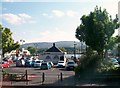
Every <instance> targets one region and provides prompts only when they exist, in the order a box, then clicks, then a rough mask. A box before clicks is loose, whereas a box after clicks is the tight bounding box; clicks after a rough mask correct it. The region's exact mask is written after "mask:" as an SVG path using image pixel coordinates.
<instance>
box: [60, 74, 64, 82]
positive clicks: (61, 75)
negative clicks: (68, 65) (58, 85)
mask: <svg viewBox="0 0 120 88" xmlns="http://www.w3.org/2000/svg"><path fill="white" fill-rule="evenodd" d="M60 80H61V81H63V74H62V72H61V73H60Z"/></svg>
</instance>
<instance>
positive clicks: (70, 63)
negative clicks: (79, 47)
mask: <svg viewBox="0 0 120 88" xmlns="http://www.w3.org/2000/svg"><path fill="white" fill-rule="evenodd" d="M75 67H77V64H76V63H75V62H74V61H73V60H71V61H68V62H67V63H66V66H65V68H66V70H74V68H75Z"/></svg>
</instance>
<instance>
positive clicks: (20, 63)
mask: <svg viewBox="0 0 120 88" xmlns="http://www.w3.org/2000/svg"><path fill="white" fill-rule="evenodd" d="M23 66H25V60H24V59H20V60H17V61H16V67H23Z"/></svg>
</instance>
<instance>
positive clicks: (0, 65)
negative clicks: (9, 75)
mask: <svg viewBox="0 0 120 88" xmlns="http://www.w3.org/2000/svg"><path fill="white" fill-rule="evenodd" d="M9 66H10V64H9V63H8V62H0V68H7V67H9Z"/></svg>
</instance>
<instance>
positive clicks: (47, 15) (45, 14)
mask: <svg viewBox="0 0 120 88" xmlns="http://www.w3.org/2000/svg"><path fill="white" fill-rule="evenodd" d="M42 16H44V17H48V18H52V17H53V16H52V15H49V14H47V13H43V14H42Z"/></svg>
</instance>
